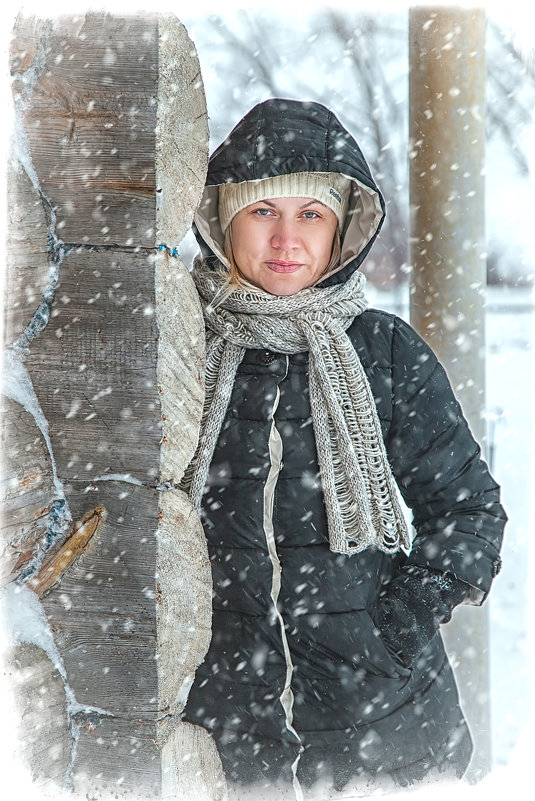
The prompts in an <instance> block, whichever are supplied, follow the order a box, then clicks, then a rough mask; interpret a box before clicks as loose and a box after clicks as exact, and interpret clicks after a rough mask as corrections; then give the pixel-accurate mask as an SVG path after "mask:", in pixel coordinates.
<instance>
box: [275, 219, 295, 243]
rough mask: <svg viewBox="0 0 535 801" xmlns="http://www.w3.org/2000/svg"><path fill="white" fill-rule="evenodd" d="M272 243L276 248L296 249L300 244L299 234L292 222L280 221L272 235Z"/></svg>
mask: <svg viewBox="0 0 535 801" xmlns="http://www.w3.org/2000/svg"><path fill="white" fill-rule="evenodd" d="M271 245H272V247H274V248H275V249H276V250H294V249H295V248H298V247H299V246H300V241H299V236H298V233H297V231H296V229H295V226H294V225H293V224H292V223H291V222H285V221H283V220H281V221H279V222H278V223H277V225H276V229H275V231H273V234H272V236H271Z"/></svg>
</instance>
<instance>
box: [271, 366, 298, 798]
mask: <svg viewBox="0 0 535 801" xmlns="http://www.w3.org/2000/svg"><path fill="white" fill-rule="evenodd" d="M288 368H289V357H288V356H286V372H285V374H284V376H283V377H282V379H281V381H283V380H284V379H285V378H286V376H287V375H288ZM279 400H280V389H279V387H278V386H277V392H276V395H275V400H274V402H273V409H272V412H271V430H270V434H269V461H270V468H269V473H268V476H267V479H266V483H265V485H264V520H263V523H264V535H265V537H266V542H267V546H268V553H269V557H270V559H271V565H272V570H273V573H272V581H271V600H272V603H273V615H274V618H275V620H276V622H277V623H278V624H279V629H280V634H281V639H282V646H283V651H284V658H285V662H286V676H285V682H284V688H283V691H282V693H281V695H280V696H279V701H280V703H281V705H282V708H283V710H284V715H285V720H286V728H287V729H288V731H289V732H291V733H292V734H293V735H294V736H295V737H296V738H297V740H298V742H299V743H301V738H300V737H299V735H298V733H297V732H296V730H295V729H294V727H293V704H294V695H293V691H292V674H293V670H294V666H293V663H292V657H291V654H290V647H289V645H288V638H287V636H286V629H285V626H284V619H283V617H282V615H281V613H280V611H279V608H278V600H279V594H280V589H281V574H282V567H281V563H280V560H279V555H278V553H277V546H276V542H275V530H274V526H273V503H274V496H275V488H276V486H277V481H278V478H279V473H280V471H281V468H282V439H281V436H280V434H279V431H278V430H277V426H276V425H275V412H276V411H277V407H278V405H279ZM302 750H303V746H302V745H301V751H300V752H299V755H298V756H297V758H296V760H295V761H294V762H293V764H292V774H293V789H294V793H295V798H296V801H302V799H303V792H302V789H301V785H300V784H299V779H298V778H297V765H298V763H299V759H300V757H301V752H302Z"/></svg>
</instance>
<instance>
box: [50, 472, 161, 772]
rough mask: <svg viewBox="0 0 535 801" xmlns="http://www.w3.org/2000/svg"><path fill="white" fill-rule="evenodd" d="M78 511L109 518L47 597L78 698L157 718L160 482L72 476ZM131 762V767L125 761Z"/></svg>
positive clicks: (123, 713)
mask: <svg viewBox="0 0 535 801" xmlns="http://www.w3.org/2000/svg"><path fill="white" fill-rule="evenodd" d="M65 489H66V496H67V499H68V501H69V505H70V507H71V510H72V513H73V516H74V517H75V518H76V519H78V518H80V517H82V514H81V511H82V509H84V511H85V510H87V509H88V508H91V509H92V508H94V507H95V506H103V507H105V509H106V519H105V520H103V521H102V522H101V524H100V525H99V528H98V532H97V533H96V534H95V536H94V537H93V538H92V539H91V541H90V542H89V544H88V545H87V547H86V549H85V550H84V552H83V553H82V554H81V555H80V556H79V557H78V559H77V560H76V562H74V563H73V564H72V565H71V567H70V568H69V570H68V571H67V573H66V574H65V575H64V576H63V577H62V579H61V581H60V582H59V584H57V585H56V586H54V587H53V588H52V589H51V590H50V592H49V593H48V594H47V595H46V596H44V597H43V599H42V604H43V608H44V609H45V612H46V614H47V617H48V618H49V622H50V628H51V630H52V632H53V634H54V639H55V642H56V645H57V648H58V650H59V652H60V653H61V655H62V658H63V662H64V664H65V670H66V672H67V678H68V681H69V684H70V686H71V687H72V689H73V692H74V695H75V697H76V700H77V701H78V703H80V704H87V705H89V706H95V707H99V708H101V709H104V710H106V711H108V712H109V713H111V714H112V715H114V716H119V717H122V718H125V719H132V720H133V719H135V718H137V717H140V716H144V717H150V718H151V719H152V720H154V721H155V720H156V719H157V718H158V716H159V713H158V683H157V674H156V664H155V653H156V586H155V585H156V582H155V576H154V574H155V566H156V540H155V536H154V532H155V531H156V528H157V525H158V509H159V497H158V492H157V490H154V489H151V488H147V487H140V486H136V485H133V484H131V485H129V484H126V483H124V482H115V481H105V482H99V483H98V484H89V485H88V484H85V483H83V482H82V483H81V484H78V483H76V484H67V485H66V487H65ZM125 769H126V767H125Z"/></svg>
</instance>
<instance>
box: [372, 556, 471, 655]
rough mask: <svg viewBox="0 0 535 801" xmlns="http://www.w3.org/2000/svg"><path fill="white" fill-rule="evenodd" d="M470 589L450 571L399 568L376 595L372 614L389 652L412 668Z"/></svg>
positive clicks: (411, 567)
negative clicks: (375, 605)
mask: <svg viewBox="0 0 535 801" xmlns="http://www.w3.org/2000/svg"><path fill="white" fill-rule="evenodd" d="M469 589H470V586H469V585H468V584H466V583H465V582H464V581H461V580H460V579H457V578H456V577H455V576H453V575H452V574H451V573H441V572H440V571H438V570H433V569H432V568H424V567H418V566H410V567H403V568H401V570H400V572H399V574H398V575H397V576H396V577H395V578H394V579H392V581H390V582H389V584H387V585H386V587H385V589H384V592H383V594H382V595H380V596H379V600H378V604H377V609H376V611H375V614H374V616H373V617H374V623H375V625H376V626H377V628H378V629H379V632H380V634H381V636H382V638H383V642H384V644H385V645H386V647H387V649H388V650H389V651H390V653H391V654H392V656H393V657H394V658H395V659H397V660H398V661H399V662H400V663H401V664H402V665H403V666H404V667H406V668H412V667H413V666H414V664H415V663H416V660H417V658H418V656H419V655H420V654H421V653H422V651H423V650H424V648H425V647H426V646H427V645H428V643H429V642H430V640H431V639H432V638H433V637H434V635H435V634H436V632H437V631H438V628H439V626H440V624H441V623H447V622H448V620H450V619H451V614H452V612H453V609H454V607H455V606H457V605H458V604H460V603H461V601H463V600H464V598H465V597H466V595H467V593H468V592H469Z"/></svg>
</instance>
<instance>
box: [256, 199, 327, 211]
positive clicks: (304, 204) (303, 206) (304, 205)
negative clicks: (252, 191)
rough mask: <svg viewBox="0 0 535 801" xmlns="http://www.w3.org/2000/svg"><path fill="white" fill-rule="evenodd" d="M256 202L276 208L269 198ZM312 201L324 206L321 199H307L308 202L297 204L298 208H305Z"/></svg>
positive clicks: (310, 204)
mask: <svg viewBox="0 0 535 801" xmlns="http://www.w3.org/2000/svg"><path fill="white" fill-rule="evenodd" d="M256 202H257V203H265V204H266V206H271V208H273V209H276V208H277V204H276V203H273V201H271V200H257V201H256ZM314 203H319V204H320V206H324V205H325V203H322V202H321V200H309V201H308V203H303V205H302V206H299V208H300V209H306V208H307V207H308V206H312V205H314Z"/></svg>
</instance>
